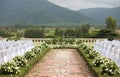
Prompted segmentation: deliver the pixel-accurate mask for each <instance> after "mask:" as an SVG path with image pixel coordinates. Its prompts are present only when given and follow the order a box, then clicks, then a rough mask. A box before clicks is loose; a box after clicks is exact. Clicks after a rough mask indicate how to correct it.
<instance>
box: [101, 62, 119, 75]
mask: <svg viewBox="0 0 120 77" xmlns="http://www.w3.org/2000/svg"><path fill="white" fill-rule="evenodd" d="M117 72H118V67H117V65H116V64H115V63H114V62H111V61H109V62H105V63H104V64H102V65H101V74H103V75H114V74H117Z"/></svg>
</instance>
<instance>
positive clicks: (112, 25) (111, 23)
mask: <svg viewBox="0 0 120 77" xmlns="http://www.w3.org/2000/svg"><path fill="white" fill-rule="evenodd" d="M116 27H117V21H116V19H114V18H113V17H111V16H110V17H108V18H106V28H107V29H111V30H115V29H116Z"/></svg>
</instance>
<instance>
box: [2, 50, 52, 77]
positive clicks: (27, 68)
mask: <svg viewBox="0 0 120 77" xmlns="http://www.w3.org/2000/svg"><path fill="white" fill-rule="evenodd" d="M49 50H50V48H47V49H45V50H43V51H41V52H40V54H37V55H36V58H34V59H31V60H28V63H27V64H28V66H24V67H21V68H20V71H21V72H20V73H19V74H16V75H3V74H0V77H25V75H26V74H27V73H28V72H29V71H30V70H31V68H32V67H33V66H34V65H35V64H36V63H38V61H40V60H41V59H42V58H43V56H44V55H45V54H46V53H47V52H48V51H49Z"/></svg>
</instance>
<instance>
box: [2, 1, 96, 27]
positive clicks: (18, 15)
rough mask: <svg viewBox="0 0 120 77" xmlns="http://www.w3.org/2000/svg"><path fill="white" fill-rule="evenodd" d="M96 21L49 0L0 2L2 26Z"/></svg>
mask: <svg viewBox="0 0 120 77" xmlns="http://www.w3.org/2000/svg"><path fill="white" fill-rule="evenodd" d="M94 22H95V20H94V19H92V18H90V17H88V16H85V15H83V14H82V13H78V12H76V11H72V10H69V9H67V8H63V7H60V6H58V5H55V4H53V3H51V2H49V1H47V0H0V24H1V25H14V24H37V25H38V24H61V23H65V24H67V23H80V24H83V23H94Z"/></svg>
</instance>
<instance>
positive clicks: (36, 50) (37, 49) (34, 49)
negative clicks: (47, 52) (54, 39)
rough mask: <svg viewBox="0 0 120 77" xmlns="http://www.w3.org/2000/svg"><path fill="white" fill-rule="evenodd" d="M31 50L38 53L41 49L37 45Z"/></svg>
mask: <svg viewBox="0 0 120 77" xmlns="http://www.w3.org/2000/svg"><path fill="white" fill-rule="evenodd" d="M32 51H33V52H34V53H35V54H38V53H40V51H41V49H40V48H39V47H35V48H33V49H32Z"/></svg>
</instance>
